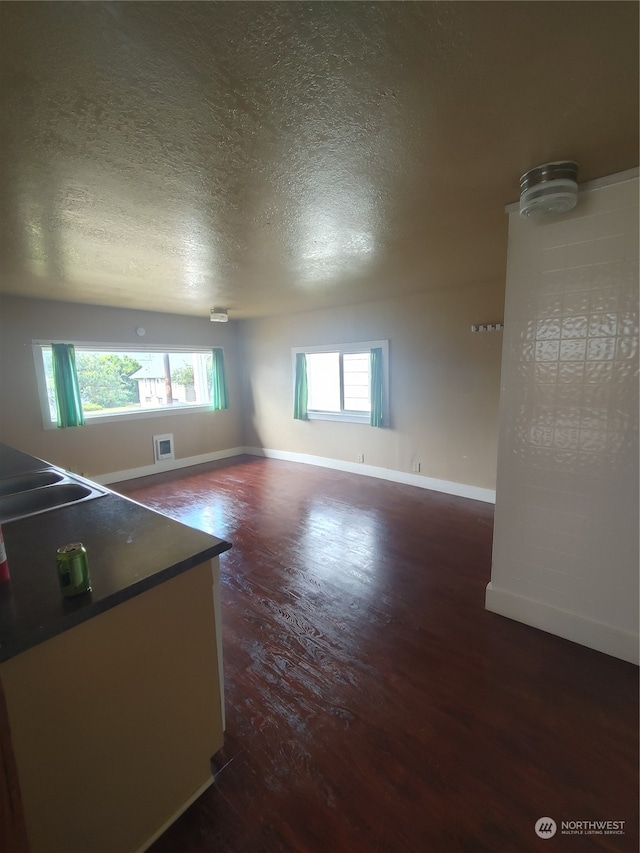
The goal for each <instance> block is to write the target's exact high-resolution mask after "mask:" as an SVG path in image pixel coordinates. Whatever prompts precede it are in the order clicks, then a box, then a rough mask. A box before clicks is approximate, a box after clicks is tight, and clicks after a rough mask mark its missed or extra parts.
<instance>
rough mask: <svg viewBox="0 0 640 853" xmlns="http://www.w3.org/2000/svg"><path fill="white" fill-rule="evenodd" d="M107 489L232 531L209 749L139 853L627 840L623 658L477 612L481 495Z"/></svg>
mask: <svg viewBox="0 0 640 853" xmlns="http://www.w3.org/2000/svg"><path fill="white" fill-rule="evenodd" d="M116 488H118V490H119V491H121V492H123V493H124V494H128V495H130V496H131V497H133V498H134V499H135V500H138V501H140V502H141V503H144V504H146V505H148V506H150V507H152V508H155V509H158V510H160V511H162V512H165V513H166V514H168V515H170V516H172V517H174V518H177V519H178V520H180V521H183V522H185V523H186V524H190V525H192V526H193V527H197V528H199V529H201V530H206V531H208V532H210V533H213V534H216V535H218V536H220V537H222V538H224V539H228V540H229V541H231V542H232V543H233V550H231V551H230V552H228V553H226V554H224V555H223V556H222V557H221V571H222V608H223V639H224V668H225V689H226V714H227V733H226V741H225V747H224V749H223V751H222V753H221V754H219V755H218V756H217V757H216V769H217V773H216V775H215V784H214V785H213V786H212V787H211V788H210V789H209V790H208V791H207V792H206V793H205V794H204V795H203V796H202V797H200V799H199V800H198V801H197V802H196V803H195V804H194V805H193V806H192V807H191V808H190V809H189V810H188V811H187V812H186V813H185V814H184V815H183V816H182V817H181V818H180V819H179V820H178V821H177V822H176V823H175V824H174V825H173V826H172V827H171V828H170V829H169V830H168V831H167V832H166V833H165V834H164V835H163V836H162V837H161V838H160V839H159V840H158V841H157V842H156V843H155V844H154V845H153V847H152V848H151V850H152V852H153V853H204V851H207V853H212V851H216V853H227V851H229V853H231V852H232V853H241V851H246V852H247V853H253V851H264V853H267V852H268V853H271V851H309V853H325V851H330V853H341V851H344V852H345V853H383V851H384V853H412V851H416V853H423V851H434V853H439V851H444V853H447V851H469V853H482V851H487V853H500V851H517V853H523V851H538V850H543V851H561V853H565V851H567V852H568V851H581V853H582V851H601V850H604V851H627V850H629V851H636V850H637V849H638V671H637V668H636V667H634V666H632V665H631V664H627V663H624V662H622V661H619V660H617V659H615V658H611V657H608V656H606V655H603V654H599V653H598V652H594V651H592V650H589V649H586V648H583V647H581V646H578V645H575V644H573V643H570V642H567V641H564V640H561V639H559V638H558V637H554V636H552V635H550V634H545V633H543V632H541V631H537V630H535V629H533V628H529V627H527V626H525V625H521V624H519V623H517V622H513V621H511V620H508V619H504V618H502V617H500V616H497V615H495V614H492V613H488V612H487V611H485V610H484V591H485V587H486V584H487V582H488V581H489V578H490V566H491V537H492V523H493V507H492V506H490V505H488V504H484V503H480V502H476V501H470V500H466V499H462V498H455V497H451V496H447V495H442V494H438V493H435V492H428V491H425V490H422V489H418V488H414V487H410V486H402V485H397V484H394V483H389V482H384V481H380V480H375V479H371V478H368V477H361V476H357V475H351V474H343V473H339V472H335V471H329V470H325V469H321V468H315V467H310V466H303V465H297V464H293V463H287V462H281V461H274V460H267V459H258V458H252V457H242V458H240V459H239V460H236V461H233V462H231V463H216V464H213V465H211V466H207V467H201V468H198V469H186V470H185V471H183V472H178V473H177V474H176V475H173V474H172V475H167V474H165V475H160V476H157V477H154V478H147V479H146V480H138V481H130V482H128V483H123V484H120V486H118V487H116ZM543 816H545V817H546V816H549V817H551V818H553V819H554V820H555V821H556V822H557V823H558V831H557V834H556V835H555V836H554V837H553V838H550V839H541V838H539V837H538V836H537V835H536V833H535V831H534V825H535V822H536V820H537V819H538V818H540V817H543ZM563 820H565V821H580V820H582V821H584V820H616V821H625V826H624V832H625V834H624V835H588V836H586V835H583V836H575V835H573V836H568V835H561V821H563Z"/></svg>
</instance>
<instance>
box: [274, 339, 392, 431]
mask: <svg viewBox="0 0 640 853" xmlns="http://www.w3.org/2000/svg"><path fill="white" fill-rule="evenodd" d="M375 348H380V349H381V350H382V394H383V412H384V414H383V423H382V425H383V426H388V425H389V341H388V340H386V341H359V342H357V343H349V344H323V345H320V346H310V347H292V348H291V366H292V377H293V383H292V384H293V387H294V393H295V381H296V355H298V353H304V354H305V355H306V354H307V353H311V354H313V353H320V352H327V353H329V352H337V353H339V354H340V356H342V355H345V354H346V353H352V352H369V350H372V349H375ZM340 363H341V364H342V359H341V360H340ZM342 381H343V376H342V369H341V370H340V384H341V385H342ZM341 397H342V394H341ZM307 419H308V420H310V421H342V422H343V423H353V424H369V423H370V422H371V415H370V413H369V412H361V413H359V412H347V411H343V412H321V411H317V410H314V409H307Z"/></svg>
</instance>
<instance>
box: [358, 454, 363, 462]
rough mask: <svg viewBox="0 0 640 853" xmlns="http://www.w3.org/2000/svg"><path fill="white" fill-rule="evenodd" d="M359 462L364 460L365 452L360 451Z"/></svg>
mask: <svg viewBox="0 0 640 853" xmlns="http://www.w3.org/2000/svg"><path fill="white" fill-rule="evenodd" d="M358 462H364V453H358Z"/></svg>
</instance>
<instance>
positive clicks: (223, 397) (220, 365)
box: [211, 347, 229, 411]
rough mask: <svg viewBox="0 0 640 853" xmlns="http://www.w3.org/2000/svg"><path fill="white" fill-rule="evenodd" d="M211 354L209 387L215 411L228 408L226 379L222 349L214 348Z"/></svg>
mask: <svg viewBox="0 0 640 853" xmlns="http://www.w3.org/2000/svg"><path fill="white" fill-rule="evenodd" d="M212 352H213V359H212V361H211V387H212V389H213V408H214V410H216V411H217V410H219V409H228V408H229V395H228V394H227V378H226V375H225V370H224V351H223V350H222V347H214V348H213V351H212Z"/></svg>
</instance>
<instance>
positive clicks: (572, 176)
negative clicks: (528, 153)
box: [520, 160, 578, 218]
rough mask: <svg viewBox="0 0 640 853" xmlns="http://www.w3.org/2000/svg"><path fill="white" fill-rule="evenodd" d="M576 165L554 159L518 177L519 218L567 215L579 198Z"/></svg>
mask: <svg viewBox="0 0 640 853" xmlns="http://www.w3.org/2000/svg"><path fill="white" fill-rule="evenodd" d="M577 177H578V164H577V163H574V162H573V161H572V160H557V161H556V162H554V163H545V164H544V165H542V166H536V167H535V168H534V169H529V171H528V172H525V174H524V175H523V176H522V177H521V178H520V216H524V217H525V218H526V217H537V216H545V215H546V214H548V213H566V212H567V211H569V210H572V209H573V208H574V207H575V206H576V201H577V199H578V183H577Z"/></svg>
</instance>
